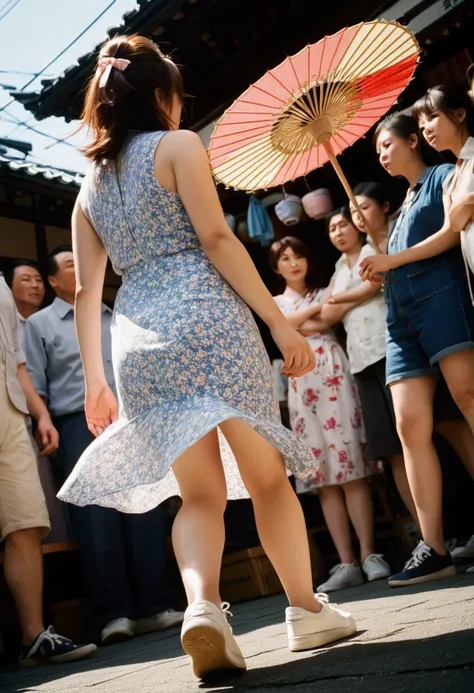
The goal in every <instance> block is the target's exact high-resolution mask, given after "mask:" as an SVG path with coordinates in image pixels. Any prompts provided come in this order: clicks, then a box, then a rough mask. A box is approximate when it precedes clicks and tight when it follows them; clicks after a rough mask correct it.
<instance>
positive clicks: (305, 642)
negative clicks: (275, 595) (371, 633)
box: [286, 594, 357, 652]
mask: <svg viewBox="0 0 474 693" xmlns="http://www.w3.org/2000/svg"><path fill="white" fill-rule="evenodd" d="M315 597H316V599H317V600H318V601H319V602H320V604H322V607H323V608H322V611H320V612H319V614H316V613H313V612H312V611H306V609H300V608H299V607H297V606H289V607H288V608H287V609H286V627H287V630H288V647H289V648H290V650H291V652H300V651H302V650H312V649H313V648H315V647H321V646H322V645H327V644H328V643H330V642H335V641H336V640H342V638H347V637H349V636H350V635H354V633H355V632H356V631H357V626H356V624H355V621H354V619H353V618H352V616H351V615H350V614H349V613H347V611H342V609H338V608H336V607H335V606H332V604H328V597H327V595H326V594H316V595H315Z"/></svg>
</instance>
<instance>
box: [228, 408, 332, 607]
mask: <svg viewBox="0 0 474 693" xmlns="http://www.w3.org/2000/svg"><path fill="white" fill-rule="evenodd" d="M220 428H221V430H222V432H223V434H224V435H225V437H226V439H227V441H228V443H229V445H230V447H231V448H232V451H233V453H234V455H235V457H236V459H237V463H238V465H239V469H240V473H241V475H242V480H243V482H244V484H245V486H246V488H247V490H248V492H249V494H250V497H251V499H252V503H253V507H254V511H255V520H256V523H257V529H258V534H259V537H260V541H261V542H262V546H263V548H264V549H265V552H266V553H267V555H268V557H269V559H270V560H271V562H272V564H273V566H274V568H275V570H276V572H277V573H278V577H279V578H280V580H281V583H282V585H283V588H284V590H285V592H286V595H287V597H288V600H289V602H290V605H291V606H298V607H301V608H303V609H306V610H307V611H313V612H319V611H320V610H321V608H322V607H321V604H320V603H319V602H317V601H316V599H315V597H314V593H313V580H312V576H311V562H310V555H309V545H308V535H307V532H306V526H305V521H304V516H303V511H302V509H301V505H300V503H299V501H298V498H297V497H296V494H295V493H294V491H293V489H292V488H291V485H290V482H289V480H288V477H287V475H286V470H285V466H284V463H283V459H282V456H281V454H280V453H279V452H278V451H277V450H276V448H274V447H273V446H272V445H271V444H270V443H269V442H268V441H267V440H265V439H264V438H262V437H261V436H260V435H259V434H258V433H256V432H255V431H254V430H253V429H252V428H250V427H249V426H247V425H246V424H245V423H243V422H242V421H240V420H239V419H229V420H228V421H225V422H224V423H223V424H222V425H221V426H220Z"/></svg>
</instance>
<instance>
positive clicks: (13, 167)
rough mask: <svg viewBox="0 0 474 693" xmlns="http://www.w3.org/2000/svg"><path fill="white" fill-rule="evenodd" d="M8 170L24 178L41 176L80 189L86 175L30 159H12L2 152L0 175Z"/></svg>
mask: <svg viewBox="0 0 474 693" xmlns="http://www.w3.org/2000/svg"><path fill="white" fill-rule="evenodd" d="M5 170H6V172H7V173H8V172H9V171H11V172H12V173H13V174H16V175H18V176H20V177H24V178H28V177H31V178H39V179H42V180H43V181H45V182H47V183H51V184H52V185H55V186H56V185H59V186H61V187H62V186H70V187H71V188H74V189H79V187H80V186H81V183H82V181H83V179H84V176H83V175H82V174H81V173H76V172H74V171H63V170H61V169H59V168H53V167H52V166H42V165H41V164H37V163H35V162H34V161H28V159H24V160H23V159H12V158H9V157H6V156H3V155H1V154H0V175H1V174H2V173H3V172H4V171H5Z"/></svg>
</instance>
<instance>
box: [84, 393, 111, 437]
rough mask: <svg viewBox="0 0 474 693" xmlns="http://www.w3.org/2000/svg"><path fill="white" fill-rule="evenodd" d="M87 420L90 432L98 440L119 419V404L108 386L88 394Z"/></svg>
mask: <svg viewBox="0 0 474 693" xmlns="http://www.w3.org/2000/svg"><path fill="white" fill-rule="evenodd" d="M85 410H86V419H87V426H88V428H89V431H90V432H91V433H92V435H94V436H95V437H96V438H97V436H100V435H101V434H102V433H103V432H104V431H105V429H106V428H107V427H108V426H110V424H112V423H113V422H114V421H117V419H118V404H117V400H116V399H115V395H114V393H113V392H112V390H111V389H110V387H109V386H108V385H103V386H101V387H99V388H97V389H95V388H89V389H88V390H87V392H86V405H85Z"/></svg>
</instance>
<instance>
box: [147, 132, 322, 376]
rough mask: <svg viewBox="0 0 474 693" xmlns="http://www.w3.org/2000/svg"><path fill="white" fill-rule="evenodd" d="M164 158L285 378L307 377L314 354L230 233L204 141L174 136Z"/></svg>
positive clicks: (205, 245)
mask: <svg viewBox="0 0 474 693" xmlns="http://www.w3.org/2000/svg"><path fill="white" fill-rule="evenodd" d="M159 154H160V156H159V157H157V159H158V158H159V159H161V163H163V161H169V162H170V163H171V168H172V170H173V173H174V177H175V182H176V188H177V191H178V192H179V195H180V197H181V200H182V202H183V205H184V207H185V209H186V211H187V213H188V215H189V218H190V219H191V222H192V224H193V227H194V230H195V231H196V234H197V236H198V238H199V241H200V243H201V246H202V249H203V250H204V252H205V253H206V255H207V257H208V258H209V260H210V261H211V262H212V264H213V265H214V267H215V268H216V269H217V271H218V272H220V274H221V275H222V276H223V277H224V279H225V280H226V281H227V282H228V283H229V284H230V286H231V287H232V288H233V289H234V291H235V292H236V293H237V294H238V295H239V296H240V297H241V298H242V299H243V300H244V301H245V303H247V305H248V306H250V308H252V309H253V310H254V311H255V313H257V315H259V316H260V318H261V319H262V320H263V321H264V322H265V323H266V324H267V325H268V327H269V328H270V330H271V332H272V336H273V339H274V340H275V342H276V344H277V346H278V348H279V349H280V351H281V352H282V354H283V357H284V368H283V372H284V373H285V375H291V376H293V377H297V376H298V375H303V374H304V373H307V372H308V371H309V370H311V369H312V368H313V367H314V355H313V353H312V351H311V349H310V347H309V345H308V343H307V341H306V340H305V339H303V337H302V336H301V335H299V334H298V333H297V332H296V330H295V329H294V328H292V326H291V325H290V324H289V322H288V320H287V319H286V318H285V317H284V315H283V313H282V312H281V310H280V308H279V307H278V306H277V304H276V302H275V300H274V299H273V297H272V295H271V294H270V292H269V291H268V289H267V288H266V286H265V284H264V283H263V281H262V279H261V278H260V275H259V274H258V272H257V270H256V268H255V265H254V264H253V262H252V260H251V258H250V255H249V254H248V252H247V251H246V249H245V248H244V246H243V245H242V243H241V242H240V241H239V240H238V238H237V237H236V236H234V234H233V233H232V231H231V230H230V229H229V227H228V225H227V223H226V221H225V218H224V213H223V211H222V207H221V204H220V202H219V197H218V195H217V190H216V188H215V185H214V181H213V179H212V175H211V171H210V168H209V161H208V157H207V153H206V150H205V149H204V147H203V145H202V142H201V140H200V138H199V136H198V135H196V133H194V132H189V131H185V130H182V131H179V130H178V131H174V132H170V133H168V134H167V135H166V137H164V138H163V141H162V143H161V144H160V148H159ZM156 161H157V160H155V171H156V170H157V168H156V167H157V163H156ZM157 177H158V176H157ZM158 180H159V178H158Z"/></svg>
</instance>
